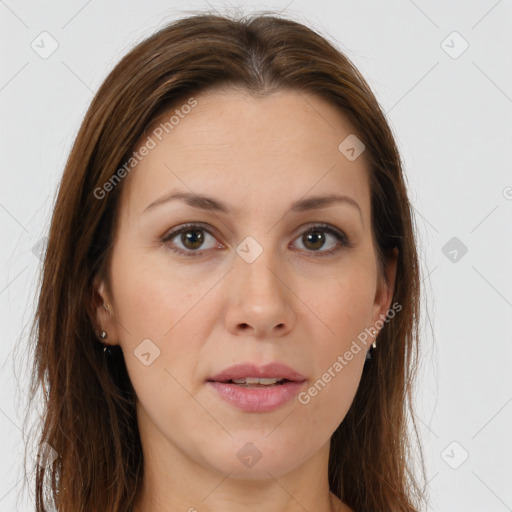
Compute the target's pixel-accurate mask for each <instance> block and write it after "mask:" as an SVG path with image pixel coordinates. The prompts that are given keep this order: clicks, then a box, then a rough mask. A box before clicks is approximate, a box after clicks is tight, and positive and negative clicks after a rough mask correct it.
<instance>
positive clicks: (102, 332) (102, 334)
mask: <svg viewBox="0 0 512 512" xmlns="http://www.w3.org/2000/svg"><path fill="white" fill-rule="evenodd" d="M100 338H101V339H102V340H105V339H107V333H106V332H105V331H101V332H100Z"/></svg>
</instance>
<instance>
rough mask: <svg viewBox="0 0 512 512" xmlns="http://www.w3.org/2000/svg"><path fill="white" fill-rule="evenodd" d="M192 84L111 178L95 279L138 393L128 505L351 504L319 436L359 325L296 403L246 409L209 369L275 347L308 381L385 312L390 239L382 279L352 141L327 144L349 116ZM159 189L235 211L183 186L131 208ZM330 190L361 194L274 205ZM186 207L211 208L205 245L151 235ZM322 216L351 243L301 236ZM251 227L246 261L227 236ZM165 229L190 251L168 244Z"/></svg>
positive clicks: (339, 417)
mask: <svg viewBox="0 0 512 512" xmlns="http://www.w3.org/2000/svg"><path fill="white" fill-rule="evenodd" d="M195 97H196V99H197V101H198V105H197V106H196V107H195V108H194V109H193V110H192V111H191V112H190V113H189V114H188V115H187V116H185V117H184V118H183V119H181V120H180V122H179V124H178V125H176V126H175V127H174V129H173V130H172V131H170V132H169V134H168V135H166V136H165V138H164V139H163V140H162V141H161V142H159V143H158V144H157V146H156V147H155V148H154V149H152V150H151V151H150V152H149V154H148V155H147V156H145V157H144V159H143V160H142V161H141V162H140V163H139V164H138V166H137V167H136V169H135V170H133V171H132V172H131V174H129V175H128V177H126V178H125V180H126V182H125V183H124V184H123V186H124V188H123V190H122V195H121V203H120V214H119V222H118V225H117V227H116V232H115V240H114V247H113V253H112V258H111V261H110V267H109V274H108V278H109V279H108V281H103V280H101V279H99V278H98V279H97V280H96V282H95V284H96V290H97V294H98V297H97V298H98V300H99V302H98V306H97V321H98V327H99V328H100V329H105V330H106V331H107V333H108V340H107V342H108V343H112V344H119V345H121V347H122V349H123V354H124V357H125V360H126V365H127V369H128V372H129V376H130V379H131V381H132V383H133V386H134V389H135V390H136V394H137V412H138V423H139V429H140V434H141V440H142V446H143V451H144V463H145V468H144V479H143V482H142V486H141V487H140V492H139V493H138V495H137V503H136V510H139V511H141V512H170V511H178V510H179V511H187V510H190V511H192V510H194V509H196V510H200V511H211V512H214V511H223V512H231V511H235V510H236V511H239V510H246V511H249V512H253V511H254V512H255V511H261V510H265V511H268V512H283V511H287V512H295V511H300V512H303V511H304V510H308V511H313V510H315V511H325V512H327V511H330V510H340V511H343V512H349V511H350V510H351V509H350V508H349V507H348V506H347V505H345V504H343V503H342V502H341V501H340V500H339V499H338V498H336V497H335V496H334V495H333V494H332V493H330V492H329V486H328V480H327V467H328V456H329V440H330V437H331V435H332V433H333V432H334V431H335V430H336V428H337V427H338V425H339V424H340V423H341V422H342V421H343V418H344V417H345V415H346V413H347V411H348V409H349V407H350V405H351V403H352V401H353V398H354V396H355V393H356V391H357V387H358V385H359V382H360V378H361V373H362V370H363V364H364V360H365V355H366V351H367V350H368V349H369V348H370V344H371V342H372V341H373V338H369V339H368V343H367V345H366V346H365V345H361V346H362V350H360V351H359V353H358V354H356V355H354V357H353V359H352V360H351V361H350V362H349V363H348V364H347V365H346V366H345V367H344V368H343V370H342V371H341V372H339V373H338V374H337V375H336V377H335V378H333V379H332V380H331V382H329V383H328V384H327V385H326V386H325V388H324V389H323V390H322V391H321V392H320V393H318V395H317V396H316V397H314V398H312V399H311V401H310V402H309V403H308V404H307V405H303V404H301V403H299V402H298V401H297V400H292V401H290V402H288V403H287V404H285V405H284V406H282V407H281V408H279V409H277V410H275V411H273V412H266V413H248V412H243V411H240V410H238V409H236V408H235V407H234V406H232V405H230V404H227V403H226V402H224V401H223V400H221V399H220V398H219V397H218V395H217V394H216V393H215V392H214V391H213V390H212V389H211V388H210V387H209V386H208V385H207V384H206V383H205V380H206V379H207V378H208V377H211V376H213V375H214V374H216V373H218V372H220V371H221V370H223V369H224V368H226V367H227V366H230V365H231V364H233V363H235V362H255V363H256V364H265V363H267V362H270V361H279V362H284V363H285V364H287V365H288V366H291V367H292V368H294V369H296V370H297V371H299V372H300V373H302V375H304V376H305V377H306V379H307V383H306V384H305V385H304V389H305V390H306V389H308V388H309V387H310V386H311V384H312V383H314V382H315V381H317V380H318V379H319V378H321V376H322V374H323V373H324V372H325V371H326V370H327V369H328V368H329V367H332V365H333V363H334V362H335V361H336V360H337V357H338V356H339V355H343V354H344V353H345V352H346V351H347V350H348V349H349V348H350V346H351V343H352V342H353V340H355V339H356V337H357V335H358V334H359V333H361V332H362V331H364V329H365V328H371V327H372V326H374V325H375V323H376V322H377V321H378V320H379V319H380V318H381V316H380V315H384V314H386V311H387V310H388V308H389V307H390V304H391V299H392V290H393V287H394V281H395V273H396V252H395V254H394V258H392V259H391V260H390V261H389V263H388V265H387V268H386V273H387V278H388V283H389V285H386V284H385V282H384V281H383V280H382V279H380V277H382V276H379V275H378V274H377V263H376V253H375V247H374V241H373V237H372V230H371V218H370V188H369V181H368V168H367V163H366V161H365V159H364V153H363V155H362V156H360V157H359V158H357V159H356V160H355V161H349V160H348V159H347V158H345V156H344V155H343V154H342V153H340V151H339V150H338V145H339V144H340V142H341V141H342V140H343V139H345V137H347V136H348V135H349V134H351V133H353V129H352V128H351V126H350V125H349V124H348V122H347V121H346V119H345V118H344V116H343V115H342V114H341V113H340V112H339V111H337V110H336V109H335V108H334V107H333V106H331V105H330V104H329V103H326V102H325V101H324V100H322V99H320V98H318V97H316V96H313V95H308V94H305V93H301V94H298V93H295V92H291V91H281V92H278V93H274V94H272V95H271V96H269V97H267V98H264V99H261V98H258V99H253V98H252V97H250V96H248V95H247V94H245V93H243V92H242V91H239V90H236V89H234V90H216V91H209V92H207V93H202V94H200V95H197V96H195ZM167 118H168V116H167ZM154 126H156V123H155V125H154ZM150 128H151V127H150ZM150 133H151V130H148V131H147V133H146V136H147V135H149V134H150ZM146 136H145V137H144V140H145V138H146ZM172 190H180V191H185V192H194V193H201V194H205V195H208V196H213V197H215V198H218V199H220V200H222V201H224V202H226V203H228V204H229V205H230V207H231V208H232V210H233V212H232V213H229V214H225V213H218V212H208V211H203V210H200V209H195V208H192V207H191V206H188V205H186V204H185V203H184V202H182V201H171V202H168V203H165V204H162V205H160V206H156V207H154V208H151V209H149V210H147V211H146V212H144V210H145V208H146V207H147V206H148V205H149V204H150V203H152V202H153V201H155V200H156V199H158V198H160V197H162V196H164V195H165V194H167V193H169V192H170V191H172ZM333 192H336V193H339V194H345V195H347V196H350V197H351V198H352V199H354V201H356V202H357V203H358V205H359V208H360V211H359V210H358V209H357V208H355V207H353V206H350V205H348V204H341V203H340V204H334V205H331V206H328V207H325V208H322V209H317V210H312V211H307V212H302V213H291V212H289V211H288V210H289V209H290V205H291V204H292V202H294V201H296V200H298V199H301V198H304V197H310V196H313V195H327V194H331V193H333ZM187 222H202V223H205V224H207V225H208V229H209V231H210V233H211V234H209V233H208V232H206V231H201V233H202V235H203V236H204V237H205V238H204V242H203V245H200V244H197V245H196V246H194V244H193V243H192V244H190V243H189V244H188V245H186V240H185V244H184V242H183V239H182V238H181V237H180V235H177V236H175V237H174V238H173V239H172V240H169V241H167V242H163V241H162V238H163V237H164V235H165V234H167V233H168V232H170V231H171V230H172V229H173V228H176V227H179V226H181V225H183V224H184V223H187ZM319 222H321V223H326V224H329V225H330V226H333V227H334V228H338V229H339V230H341V231H343V232H344V233H345V234H346V235H347V236H348V238H349V240H350V241H351V242H352V244H353V246H352V247H350V248H348V247H344V246H343V245H340V242H338V240H337V239H336V238H335V237H334V236H333V235H331V234H329V233H328V232H325V231H320V234H324V236H325V237H326V238H325V242H324V245H323V246H322V244H321V243H318V242H316V243H315V241H314V240H313V242H308V239H307V238H306V237H305V236H303V234H304V233H305V232H306V231H307V230H308V229H309V228H310V227H312V226H314V225H315V224H316V223H319ZM195 229H197V228H195ZM317 233H318V231H317ZM247 236H251V237H253V238H254V239H255V240H256V241H257V242H258V244H259V245H260V246H261V248H262V249H263V252H262V254H261V255H260V256H259V257H258V258H257V259H256V260H255V261H254V262H252V263H248V262H247V261H245V260H244V259H243V258H241V257H240V256H239V255H238V254H237V253H236V252H235V251H236V248H237V246H238V245H239V244H240V243H241V242H242V241H243V240H244V239H245V238H246V237H247ZM173 242H174V247H177V248H180V249H181V250H183V251H187V250H188V251H189V252H193V251H194V250H195V251H196V252H198V251H201V253H202V254H201V255H200V256H196V257H194V256H192V257H187V256H183V255H179V254H177V253H174V252H172V251H171V250H170V247H171V246H173ZM194 247H199V249H194ZM333 247H334V248H335V247H338V251H337V252H335V253H334V254H332V255H330V256H322V254H321V253H322V251H326V250H328V249H331V248H333ZM109 283H110V286H109ZM103 303H106V304H108V306H109V311H110V312H107V311H106V310H105V309H104V307H103V306H102V304H103ZM147 338H149V339H150V340H151V341H152V343H154V345H156V346H157V347H158V349H159V350H160V355H159V357H157V358H156V359H154V361H153V362H152V363H151V364H150V365H148V366H146V365H144V364H142V363H141V361H140V359H139V358H138V357H136V356H135V355H134V350H136V349H137V347H138V346H139V345H140V343H141V341H142V340H144V339H147ZM151 358H153V356H151ZM248 442H251V443H253V444H254V445H255V446H256V447H257V448H258V450H259V452H260V453H261V454H262V457H261V459H260V460H259V461H258V462H257V463H256V464H255V465H254V466H252V467H251V468H248V467H246V466H244V465H243V464H242V463H241V462H240V460H239V459H238V457H237V452H238V451H239V450H240V449H241V448H242V447H243V446H244V445H245V444H246V443H248Z"/></svg>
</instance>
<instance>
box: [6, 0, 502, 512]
mask: <svg viewBox="0 0 512 512" xmlns="http://www.w3.org/2000/svg"><path fill="white" fill-rule="evenodd" d="M240 5H241V4H240V3H239V4H238V7H240ZM212 7H213V8H217V9H219V10H220V11H221V12H226V11H228V12H231V13H234V12H239V11H240V9H239V8H237V4H236V3H230V4H223V3H221V2H213V1H212V2H211V3H210V4H208V3H207V2H195V3H193V2H189V3H187V2H180V3H179V4H178V3H177V2H175V1H174V2H173V1H164V0H152V1H145V2H142V1H138V2H136V1H133V0H132V1H130V2H127V1H121V0H116V1H109V2H105V1H102V2H100V1H99V0H89V1H87V0H67V1H64V0H60V1H55V0H54V1H52V2H44V3H41V2H35V1H31V2H28V1H22V0H5V1H4V0H0V41H1V48H2V50H1V55H2V65H1V66H0V119H1V132H0V148H1V165H0V176H1V186H0V226H1V230H2V232H1V240H2V242H1V245H0V261H1V268H2V273H1V275H0V319H1V326H2V327H1V328H2V337H1V353H0V358H1V365H0V432H1V436H0V454H1V457H0V512H10V511H13V510H19V511H30V510H33V504H32V501H31V500H32V497H31V496H28V497H27V496H24V497H21V498H19V500H17V496H18V494H19V492H20V491H21V485H22V482H21V478H22V472H21V468H20V464H21V462H20V461H21V454H22V451H23V443H24V435H23V432H22V425H21V421H22V418H21V416H20V411H21V409H20V407H21V406H22V405H23V386H24V383H25V382H26V371H22V370H20V371H19V374H18V370H16V368H17V366H16V363H15V361H16V359H15V348H16V347H18V346H19V347H20V348H16V350H19V351H20V352H21V353H22V354H23V351H24V349H23V343H24V336H26V331H23V328H24V327H25V326H26V325H27V322H29V321H30V316H31V314H32V312H33V301H34V293H35V279H36V277H37V274H38V271H39V265H40V260H39V259H38V257H37V255H36V254H35V253H37V250H35V251H33V247H34V246H36V247H37V244H38V243H40V241H41V239H43V237H44V235H45V234H46V230H47V228H48V223H49V219H50V215H51V207H52V204H53V198H54V192H55V189H56V186H57V184H58V180H59V178H60V176H61V173H62V170H63V168H64V165H65V161H66V158H67V155H68V153H69V150H70V147H71V143H72V141H73V139H74V137H75V135H76V133H77V130H78V127H79V124H80V122H81V120H82V118H83V115H84V114H85V111H86V108H87V106H88V104H89V102H90V101H91V99H92V97H93V94H94V92H95V91H96V90H97V88H98V87H99V85H100V83H101V82H102V80H103V79H104V78H105V76H106V75H107V73H108V72H109V71H110V70H111V69H112V67H113V66H114V65H115V63H116V62H117V61H118V60H119V59H120V57H121V56H122V55H124V54H125V53H126V52H127V51H128V50H129V49H130V48H131V47H132V46H133V45H134V44H135V43H136V42H138V41H140V40H141V39H143V38H144V37H146V36H147V35H149V34H151V33H153V32H154V31H155V30H156V29H157V28H159V27H160V26H162V25H163V24H164V23H165V22H166V21H169V20H170V19H172V18H176V17H179V16H181V15H182V13H183V14H186V11H188V10H191V9H200V10H201V9H211V8H212ZM262 9H275V10H284V11H283V12H284V13H286V14H288V15H290V17H292V18H294V19H296V20H297V21H302V22H304V23H307V24H309V25H310V26H311V27H312V28H315V29H316V30H318V31H319V32H321V33H322V34H323V35H324V36H326V37H328V38H329V39H330V40H331V41H334V42H335V43H336V44H337V45H338V46H339V47H340V48H341V49H342V50H344V51H345V52H346V54H347V55H348V56H349V58H351V59H352V60H353V61H354V63H355V64H356V66H358V68H359V69H360V70H361V72H362V73H363V74H364V76H365V77H366V79H367V80H368V81H369V83H370V85H371V87H372V88H373V90H374V91H375V93H376V95H377V98H378V99H379V101H380V103H381V105H382V106H383V109H384V110H385V112H386V113H387V116H388V119H389V123H390V125H391V126H392V129H393V131H394V133H395V135H396V138H397V141H398V144H399V148H400V150H401V153H402V157H403V160H404V164H405V170H406V176H407V181H408V186H409V193H410V197H411V200H412V203H413V205H414V209H415V214H416V221H417V226H418V237H419V243H420V251H421V265H422V273H423V279H424V281H423V285H424V307H423V310H424V317H423V333H424V340H423V344H424V348H423V354H424V355H423V363H422V367H421V373H420V379H419V382H418V393H417V419H418V422H419V425H420V434H421V437H422V440H423V443H424V446H425V453H426V457H427V461H426V462H427V470H428V476H429V479H430V483H429V489H430V496H431V502H430V506H429V510H431V511H435V512H445V511H451V512H459V511H460V512H471V511H479V512H480V511H486V512H502V511H503V512H504V511H506V510H512V485H511V483H512V462H511V461H512V438H511V435H510V433H511V432H512V429H511V428H510V427H511V424H512V385H511V384H512V377H511V371H510V368H511V364H512V345H511V341H512V336H511V334H510V333H511V327H510V325H511V320H512V272H511V270H510V263H511V262H512V243H511V234H512V230H511V220H512V164H511V159H510V156H511V141H512V122H511V121H512V66H511V51H512V30H511V27H512V1H511V0H500V1H495V0H485V1H484V0H481V1H473V2H467V1H466V2H462V1H457V2H455V1H452V2H444V1H440V0H436V1H425V0H423V1H420V0H417V1H412V0H394V1H392V2H379V1H377V0H373V1H357V2H356V1H355V0H354V1H334V0H331V1H328V0H320V1H319V0H315V1H314V2H313V1H304V0H294V1H292V2H290V1H289V0H286V1H282V2H280V1H275V2H271V3H268V2H267V3H261V2H246V3H244V5H243V12H245V13H248V12H251V11H253V10H262ZM44 31H46V32H48V33H49V34H50V35H51V38H53V39H54V40H55V41H56V42H57V44H58V48H57V49H56V51H55V52H54V53H53V54H52V55H50V56H49V57H48V58H46V59H43V58H42V57H41V56H40V54H38V53H37V52H36V51H35V50H34V49H33V48H32V47H31V45H32V44H33V45H34V46H35V45H39V48H38V51H39V52H41V51H42V46H43V45H44V48H45V49H46V50H48V49H49V48H51V46H50V45H51V40H50V38H49V37H48V36H40V34H41V33H42V32H44ZM454 31H456V32H458V33H459V34H460V35H457V34H453V32H454ZM42 38H46V39H44V41H43V42H41V39H42ZM464 40H465V41H466V42H467V44H468V45H469V46H468V48H467V49H466V50H465V51H464V52H463V53H461V54H460V55H459V53H460V52H461V50H462V49H463V48H464ZM443 41H444V42H443ZM452 237H456V238H457V240H456V241H455V242H451V243H455V244H456V245H455V246H453V247H452V246H451V245H448V246H445V244H447V243H448V242H449V241H450V240H451V239H452ZM457 244H458V245H457ZM461 244H464V246H466V247H467V253H466V254H462V251H461V247H462V246H461ZM443 248H444V249H443ZM454 249H455V250H456V251H457V254H455V253H454V252H453V250H454ZM445 253H446V255H445ZM454 259H455V261H454ZM427 313H428V314H427ZM20 344H21V345H20ZM15 370H16V375H17V376H18V378H19V381H20V386H21V390H20V391H18V390H17V384H16V379H15V377H16V375H15ZM466 456H467V459H466V460H465V461H464V458H465V457H466Z"/></svg>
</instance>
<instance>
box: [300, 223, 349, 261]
mask: <svg viewBox="0 0 512 512" xmlns="http://www.w3.org/2000/svg"><path fill="white" fill-rule="evenodd" d="M329 237H331V238H332V239H334V242H331V243H330V244H329V242H328V240H329ZM299 239H300V240H301V242H302V245H303V246H304V247H305V248H306V252H313V253H314V252H317V253H318V256H326V255H330V254H334V253H335V252H338V251H339V250H340V249H341V248H342V247H351V246H352V245H351V243H350V241H349V239H348V237H347V236H346V235H345V234H344V233H343V232H342V231H338V230H337V229H335V228H333V227H331V226H329V225H317V226H313V227H312V228H310V229H308V230H307V231H305V232H304V233H303V234H302V235H301V237H299ZM326 244H328V245H327V248H326V249H324V247H325V246H326ZM322 249H324V250H322Z"/></svg>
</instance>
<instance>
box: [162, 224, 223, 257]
mask: <svg viewBox="0 0 512 512" xmlns="http://www.w3.org/2000/svg"><path fill="white" fill-rule="evenodd" d="M204 233H206V236H205V235H204ZM178 235H179V237H178ZM177 237H178V241H179V243H181V244H182V247H179V246H178V247H177V246H176V242H172V243H168V242H170V241H172V240H173V239H174V238H177ZM208 237H211V238H213V239H214V240H215V238H214V237H213V235H212V234H211V232H210V231H209V230H208V229H206V228H205V227H203V225H202V224H184V225H182V226H179V227H178V228H177V229H175V230H173V231H171V232H170V233H167V234H166V235H164V237H163V238H162V242H165V243H166V244H167V246H168V247H169V249H170V250H171V251H173V252H176V253H178V254H182V255H183V256H192V257H194V256H200V255H201V254H202V252H203V250H207V249H208V248H206V249H203V250H201V251H198V249H199V247H201V246H202V245H203V244H204V243H205V239H207V238H208ZM214 247H215V246H212V247H211V248H214Z"/></svg>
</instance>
